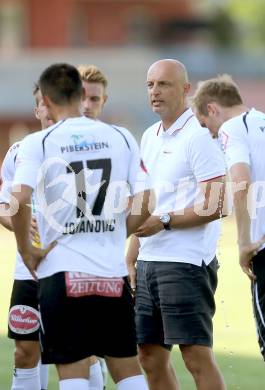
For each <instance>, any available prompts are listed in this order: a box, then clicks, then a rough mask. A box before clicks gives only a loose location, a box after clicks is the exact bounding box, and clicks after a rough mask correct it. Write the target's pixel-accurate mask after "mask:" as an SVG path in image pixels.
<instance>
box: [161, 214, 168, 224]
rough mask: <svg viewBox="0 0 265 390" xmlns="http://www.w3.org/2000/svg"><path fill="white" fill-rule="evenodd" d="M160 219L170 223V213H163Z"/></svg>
mask: <svg viewBox="0 0 265 390" xmlns="http://www.w3.org/2000/svg"><path fill="white" fill-rule="evenodd" d="M160 221H161V222H162V223H169V221H170V215H169V214H163V215H161V217H160Z"/></svg>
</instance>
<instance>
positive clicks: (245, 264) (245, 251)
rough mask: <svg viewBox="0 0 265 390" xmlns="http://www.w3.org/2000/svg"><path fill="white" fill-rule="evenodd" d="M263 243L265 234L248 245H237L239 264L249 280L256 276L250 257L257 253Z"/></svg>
mask: <svg viewBox="0 0 265 390" xmlns="http://www.w3.org/2000/svg"><path fill="white" fill-rule="evenodd" d="M264 243H265V236H263V237H262V238H261V239H260V240H258V241H256V242H252V243H251V244H249V245H244V246H239V264H240V266H241V268H242V271H243V272H244V273H245V274H247V276H248V277H249V279H250V280H255V279H256V276H255V275H254V274H253V270H252V258H253V257H254V256H256V255H257V253H258V250H259V249H260V247H261V246H262V245H263V244H264Z"/></svg>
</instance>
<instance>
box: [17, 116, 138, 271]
mask: <svg viewBox="0 0 265 390" xmlns="http://www.w3.org/2000/svg"><path fill="white" fill-rule="evenodd" d="M139 165H140V155H139V148H138V145H137V143H136V141H135V139H134V138H133V136H132V135H131V133H130V132H129V131H128V130H127V129H124V128H120V127H119V128H117V127H113V126H110V125H107V124H105V123H103V122H100V121H94V120H92V119H88V118H85V117H77V118H68V119H66V120H64V121H60V122H58V123H57V124H56V125H55V126H52V127H50V128H48V129H46V130H43V131H40V132H37V133H34V134H31V135H28V136H27V137H26V138H25V139H24V140H23V142H22V143H21V146H20V148H19V153H18V157H17V169H16V174H15V179H14V183H15V184H25V185H28V186H30V187H32V188H34V189H35V197H36V208H37V209H38V213H39V214H38V226H39V231H40V238H41V242H42V244H43V246H44V247H46V246H47V245H48V244H49V243H51V242H52V241H54V240H57V245H56V246H55V248H54V249H53V250H52V251H51V252H50V253H49V254H48V255H47V257H46V258H45V259H44V260H43V261H42V262H41V264H40V266H39V268H38V270H37V271H38V276H39V278H44V277H47V276H50V275H53V274H55V273H56V272H61V271H73V272H85V273H89V274H92V275H97V276H104V277H113V276H116V277H120V276H125V275H127V273H128V272H127V267H126V264H125V242H126V204H125V203H126V200H127V196H128V186H129V188H130V192H131V194H132V195H133V194H134V191H135V184H136V180H137V174H138V172H139ZM137 187H138V186H137ZM138 188H139V187H138Z"/></svg>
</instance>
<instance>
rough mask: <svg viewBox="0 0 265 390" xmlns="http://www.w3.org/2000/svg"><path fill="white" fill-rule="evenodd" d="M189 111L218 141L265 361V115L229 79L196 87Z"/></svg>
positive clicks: (239, 248)
mask: <svg viewBox="0 0 265 390" xmlns="http://www.w3.org/2000/svg"><path fill="white" fill-rule="evenodd" d="M193 105H194V109H195V112H196V115H197V117H198V119H199V121H200V122H201V124H202V125H203V126H205V127H208V129H209V130H210V131H211V133H212V134H213V136H214V137H217V136H219V137H220V140H221V143H222V147H223V150H224V152H225V157H226V163H227V168H228V169H229V172H230V176H231V181H232V184H233V187H232V190H233V200H234V207H235V214H236V221H237V230H238V250H239V261H240V266H241V268H242V270H243V272H245V273H246V274H247V275H248V276H249V278H250V279H251V280H252V294H253V306H254V314H255V319H256V324H257V330H258V340H259V345H260V349H261V354H262V356H263V358H265V341H264V340H265V326H264V322H265V299H264V298H265V273H264V269H265V267H264V263H263V261H264V258H265V206H264V181H265V161H264V150H265V133H264V131H265V114H264V113H263V112H260V111H257V110H255V109H254V108H251V109H249V108H248V107H246V106H245V105H244V103H243V101H242V97H241V95H240V91H239V89H238V87H237V85H236V84H235V82H234V81H233V79H232V78H231V77H230V76H228V75H221V76H219V77H216V78H213V79H210V80H206V81H203V82H200V83H199V85H198V88H197V90H196V91H195V94H194V96H193Z"/></svg>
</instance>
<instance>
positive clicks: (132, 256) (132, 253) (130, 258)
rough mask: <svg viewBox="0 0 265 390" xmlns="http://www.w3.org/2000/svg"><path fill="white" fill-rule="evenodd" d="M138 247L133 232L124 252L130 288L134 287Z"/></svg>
mask: <svg viewBox="0 0 265 390" xmlns="http://www.w3.org/2000/svg"><path fill="white" fill-rule="evenodd" d="M139 249H140V240H139V238H138V237H136V236H135V235H134V234H132V235H131V237H130V243H129V246H128V250H127V254H126V264H127V269H128V273H129V278H130V284H131V288H132V289H135V288H136V268H135V265H136V261H137V257H138V253H139Z"/></svg>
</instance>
